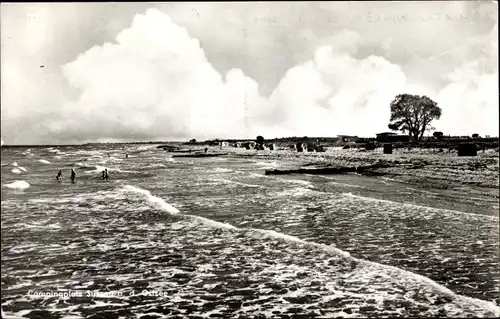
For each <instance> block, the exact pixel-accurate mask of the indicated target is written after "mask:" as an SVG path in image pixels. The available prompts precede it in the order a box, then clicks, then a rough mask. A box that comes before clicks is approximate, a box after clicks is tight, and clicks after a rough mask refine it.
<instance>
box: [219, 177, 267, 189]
mask: <svg viewBox="0 0 500 319" xmlns="http://www.w3.org/2000/svg"><path fill="white" fill-rule="evenodd" d="M212 180H214V181H218V182H223V183H225V184H235V185H240V186H246V187H253V188H265V186H262V185H254V184H245V183H241V182H236V181H231V180H228V179H224V178H214V179H212Z"/></svg>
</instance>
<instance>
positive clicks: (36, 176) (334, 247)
mask: <svg viewBox="0 0 500 319" xmlns="http://www.w3.org/2000/svg"><path fill="white" fill-rule="evenodd" d="M208 152H209V153H211V152H221V149H220V147H209V151H208ZM223 152H227V153H228V154H227V155H225V156H219V157H213V158H172V156H171V155H172V154H171V153H168V152H165V151H163V150H161V149H157V148H156V146H154V145H151V146H150V145H140V146H139V145H100V146H82V147H64V146H60V147H42V148H32V149H26V148H3V149H2V207H1V208H2V311H3V312H4V314H5V315H9V316H18V317H20V316H26V317H33V316H35V314H38V315H39V316H43V317H47V318H50V317H54V318H83V317H86V318H98V317H102V316H105V317H110V318H118V317H141V318H167V317H168V318H175V317H179V318H181V317H183V318H185V317H189V318H201V317H218V318H230V317H231V318H232V317H242V318H243V317H262V318H298V317H308V318H311V317H316V318H332V317H339V316H340V317H366V316H419V317H464V316H465V317H491V316H498V314H499V308H498V304H499V297H498V296H499V268H498V261H499V254H498V242H499V240H498V239H499V238H498V153H494V152H491V151H487V152H485V153H484V154H483V153H481V152H479V153H478V156H477V157H460V158H459V157H458V156H456V154H452V153H450V154H446V153H445V154H437V153H433V151H432V150H430V151H428V150H415V149H414V150H411V151H407V150H396V151H395V152H394V154H392V155H385V154H382V151H381V150H380V149H377V150H375V151H373V152H368V151H366V152H363V151H359V150H352V149H351V150H341V149H333V148H327V150H326V152H324V153H303V154H300V153H296V152H292V151H291V150H277V151H268V150H267V151H255V150H244V149H241V148H232V147H224V148H223ZM108 154H109V156H108ZM125 154H128V155H129V156H128V158H126V157H125ZM377 163H379V164H381V163H384V165H381V166H384V167H383V168H374V169H373V170H374V171H373V172H369V173H368V172H366V174H365V173H363V174H359V173H350V174H330V175H317V174H290V175H280V176H274V175H265V171H266V170H275V169H296V168H317V167H332V166H335V167H348V166H356V167H359V166H364V165H375V164H377ZM14 164H15V165H14ZM386 164H390V165H386ZM15 168H17V169H18V170H15ZM20 168H23V169H24V170H21V169H20ZM71 168H73V169H75V171H76V174H77V179H76V183H74V184H72V183H71V182H70V181H69V171H70V169H71ZM104 168H108V171H109V172H110V180H109V181H103V180H101V179H100V173H101V171H102V170H103V169H104ZM59 169H62V170H63V181H62V182H60V183H59V182H57V181H56V180H55V176H56V174H57V171H58V170H59ZM18 171H19V172H18ZM58 291H59V292H61V293H67V294H68V296H67V297H64V296H62V297H61V296H58V295H57V296H54V295H52V296H51V295H50V293H52V294H53V293H54V292H58ZM71 292H72V293H73V295H72V296H70V293H71ZM44 294H45V295H44Z"/></svg>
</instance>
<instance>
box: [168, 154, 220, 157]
mask: <svg viewBox="0 0 500 319" xmlns="http://www.w3.org/2000/svg"><path fill="white" fill-rule="evenodd" d="M223 155H227V153H198V154H178V155H177V154H176V155H172V157H215V156H223Z"/></svg>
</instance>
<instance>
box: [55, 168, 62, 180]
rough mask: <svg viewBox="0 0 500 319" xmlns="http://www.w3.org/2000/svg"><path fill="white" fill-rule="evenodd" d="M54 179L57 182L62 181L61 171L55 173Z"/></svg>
mask: <svg viewBox="0 0 500 319" xmlns="http://www.w3.org/2000/svg"><path fill="white" fill-rule="evenodd" d="M56 179H57V180H58V181H60V180H61V179H62V170H59V172H58V173H57V176H56Z"/></svg>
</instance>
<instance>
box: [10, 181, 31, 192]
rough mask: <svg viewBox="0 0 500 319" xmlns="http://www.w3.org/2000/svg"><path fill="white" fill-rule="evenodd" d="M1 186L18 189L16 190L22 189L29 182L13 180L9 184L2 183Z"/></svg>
mask: <svg viewBox="0 0 500 319" xmlns="http://www.w3.org/2000/svg"><path fill="white" fill-rule="evenodd" d="M3 186H5V187H7V188H11V189H18V190H24V189H27V188H28V187H30V184H29V183H28V182H25V181H15V182H12V183H9V184H4V185H3Z"/></svg>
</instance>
